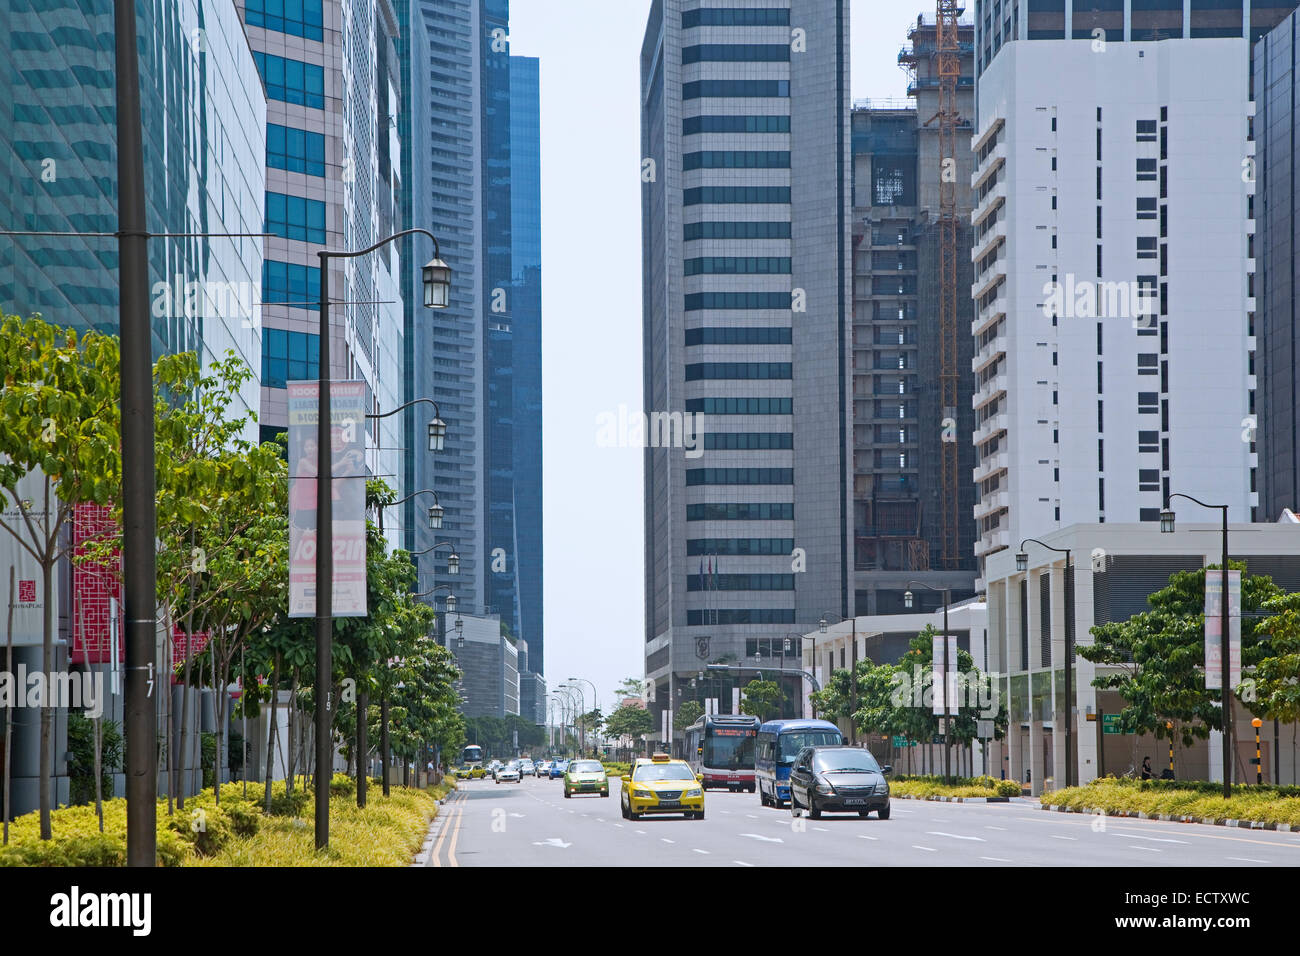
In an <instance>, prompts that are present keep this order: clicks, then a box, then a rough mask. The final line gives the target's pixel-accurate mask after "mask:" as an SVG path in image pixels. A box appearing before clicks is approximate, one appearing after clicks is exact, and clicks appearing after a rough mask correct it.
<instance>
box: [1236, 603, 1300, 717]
mask: <svg viewBox="0 0 1300 956" xmlns="http://www.w3.org/2000/svg"><path fill="white" fill-rule="evenodd" d="M1262 607H1263V610H1264V611H1265V612H1267V613H1268V614H1269V615H1271V616H1270V617H1268V618H1267V619H1266V620H1264V621H1262V622H1261V623H1260V626H1259V640H1260V650H1261V656H1260V659H1259V663H1258V664H1257V665H1256V668H1255V673H1254V675H1253V678H1254V691H1255V693H1254V695H1253V697H1254V700H1251V699H1250V696H1248V695H1246V694H1244V693H1243V694H1242V698H1243V700H1244V701H1245V704H1246V706H1247V707H1248V708H1250V710H1251V712H1252V713H1253V714H1255V716H1257V717H1264V718H1272V719H1276V720H1280V721H1282V723H1285V724H1290V723H1295V722H1297V721H1300V594H1284V595H1279V596H1276V597H1273V598H1270V599H1269V600H1267V601H1265V602H1264V604H1263V606H1262Z"/></svg>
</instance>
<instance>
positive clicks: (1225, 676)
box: [1160, 494, 1232, 800]
mask: <svg viewBox="0 0 1300 956" xmlns="http://www.w3.org/2000/svg"><path fill="white" fill-rule="evenodd" d="M1175 498H1186V499H1187V500H1188V501H1190V502H1192V503H1194V504H1198V505H1200V506H1201V507H1202V508H1211V509H1213V508H1218V509H1219V510H1220V511H1222V512H1223V529H1222V533H1223V562H1222V571H1223V593H1222V594H1221V596H1220V600H1219V662H1220V664H1221V665H1222V670H1221V676H1220V683H1219V686H1220V688H1221V690H1220V691H1219V693H1220V695H1221V697H1222V701H1223V704H1222V706H1223V799H1225V800H1229V799H1231V798H1232V667H1231V658H1232V647H1231V643H1232V641H1231V638H1232V634H1231V631H1230V630H1229V626H1228V624H1229V622H1228V506H1227V505H1207V504H1206V503H1205V502H1204V501H1199V500H1197V499H1196V498H1193V497H1192V496H1191V495H1182V494H1173V495H1170V496H1169V498H1168V499H1167V500H1166V501H1165V510H1164V511H1162V512H1160V530H1161V532H1162V533H1164V534H1172V533H1173V531H1174V512H1173V510H1172V509H1171V508H1170V507H1169V503H1170V502H1171V501H1173V500H1174V499H1175ZM1205 573H1206V574H1209V571H1206V572H1205Z"/></svg>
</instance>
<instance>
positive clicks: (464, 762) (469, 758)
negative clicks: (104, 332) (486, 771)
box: [460, 744, 483, 770]
mask: <svg viewBox="0 0 1300 956" xmlns="http://www.w3.org/2000/svg"><path fill="white" fill-rule="evenodd" d="M460 764H461V766H462V767H469V768H470V769H471V770H473V769H474V768H475V767H481V766H483V748H482V747H480V746H479V745H478V744H470V745H469V746H467V747H466V748H465V749H464V750H462V751H461V753H460Z"/></svg>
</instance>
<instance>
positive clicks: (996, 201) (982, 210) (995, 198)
mask: <svg viewBox="0 0 1300 956" xmlns="http://www.w3.org/2000/svg"><path fill="white" fill-rule="evenodd" d="M1006 201H1007V182H1006V180H1005V179H1004V180H1002V181H1001V182H1000V183H998V184H997V185H996V186H994V187H993V188H992V189H990V190H989V192H988V194H987V195H986V196H985V197H984V198H983V199H981V200H980V201H979V203H978V204H977V205H976V206H975V208H974V209H972V210H971V214H970V223H971V225H972V226H979V224H980V223H982V222H983V221H984V220H985V219H987V218H988V216H989V213H991V212H993V210H994V209H996V208H997V207H998V206H1000V205H1002V204H1003V203H1004V202H1006Z"/></svg>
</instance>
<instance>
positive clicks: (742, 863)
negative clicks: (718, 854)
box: [731, 860, 754, 866]
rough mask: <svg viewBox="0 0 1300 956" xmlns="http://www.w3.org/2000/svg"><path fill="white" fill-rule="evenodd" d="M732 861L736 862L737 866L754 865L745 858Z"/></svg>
mask: <svg viewBox="0 0 1300 956" xmlns="http://www.w3.org/2000/svg"><path fill="white" fill-rule="evenodd" d="M731 862H732V863H734V864H736V866H753V865H754V864H753V863H746V862H745V861H744V860H732V861H731Z"/></svg>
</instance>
